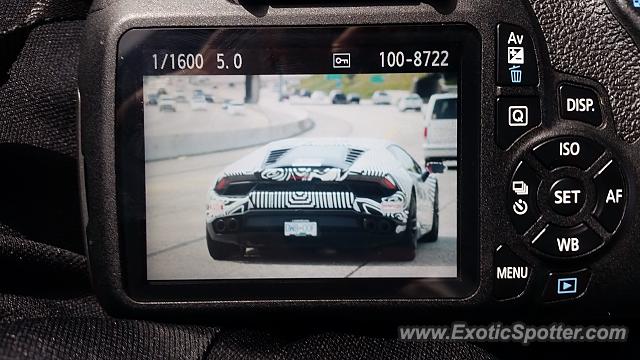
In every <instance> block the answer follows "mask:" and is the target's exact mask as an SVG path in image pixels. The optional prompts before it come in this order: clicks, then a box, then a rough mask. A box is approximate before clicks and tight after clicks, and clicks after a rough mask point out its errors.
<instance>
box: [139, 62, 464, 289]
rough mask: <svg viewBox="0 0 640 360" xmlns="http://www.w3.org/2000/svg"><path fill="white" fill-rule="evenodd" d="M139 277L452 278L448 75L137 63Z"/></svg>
mask: <svg viewBox="0 0 640 360" xmlns="http://www.w3.org/2000/svg"><path fill="white" fill-rule="evenodd" d="M143 81H144V133H145V158H146V162H145V187H146V235H147V244H146V249H147V278H148V279H149V280H204V279H255V278H346V277H348V278H378V277H394V278H404V277H411V278H416V277H419V278H424V277H437V278H455V277H456V276H457V270H458V264H457V252H458V248H457V221H458V219H457V205H458V204H457V156H458V153H457V142H458V141H457V127H458V119H457V118H458V114H457V109H458V87H457V84H458V78H457V74H456V73H395V74H355V75H351V74H346V75H345V74H340V75H338V74H327V75H164V76H145V77H144V80H143Z"/></svg>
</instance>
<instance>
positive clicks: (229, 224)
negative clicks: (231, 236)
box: [227, 218, 240, 231]
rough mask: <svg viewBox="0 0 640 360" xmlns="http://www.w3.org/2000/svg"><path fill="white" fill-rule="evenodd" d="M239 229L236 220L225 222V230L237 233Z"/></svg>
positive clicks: (238, 223)
mask: <svg viewBox="0 0 640 360" xmlns="http://www.w3.org/2000/svg"><path fill="white" fill-rule="evenodd" d="M238 229H240V222H239V221H238V219H236V218H231V219H229V220H228V221H227V230H229V231H238Z"/></svg>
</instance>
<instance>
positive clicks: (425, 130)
mask: <svg viewBox="0 0 640 360" xmlns="http://www.w3.org/2000/svg"><path fill="white" fill-rule="evenodd" d="M428 132H429V130H427V127H426V126H425V127H424V139H425V140H427V133H428Z"/></svg>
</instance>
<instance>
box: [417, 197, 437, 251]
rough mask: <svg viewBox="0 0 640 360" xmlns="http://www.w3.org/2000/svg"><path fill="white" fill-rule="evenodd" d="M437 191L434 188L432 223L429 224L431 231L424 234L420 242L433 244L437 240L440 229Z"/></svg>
mask: <svg viewBox="0 0 640 360" xmlns="http://www.w3.org/2000/svg"><path fill="white" fill-rule="evenodd" d="M439 198H440V196H439V189H438V187H437V186H436V196H435V200H434V201H433V222H432V223H431V224H432V225H431V230H430V231H429V232H428V233H426V234H425V235H424V236H423V237H422V238H421V239H420V242H434V241H436V240H438V231H439V228H440V205H439V202H440V201H439V200H438V199H439Z"/></svg>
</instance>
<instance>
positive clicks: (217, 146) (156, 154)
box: [145, 110, 315, 161]
mask: <svg viewBox="0 0 640 360" xmlns="http://www.w3.org/2000/svg"><path fill="white" fill-rule="evenodd" d="M265 115H266V116H267V117H282V116H286V117H292V119H291V121H281V118H280V119H279V120H280V121H278V122H276V123H275V124H274V125H272V126H262V127H256V128H245V129H235V130H229V131H219V132H200V133H186V134H173V135H157V136H150V137H146V138H145V156H146V160H147V161H154V160H164V159H171V158H176V157H180V156H189V155H202V154H209V153H213V152H218V151H226V150H233V149H240V148H245V147H249V146H256V145H262V144H266V143H269V142H271V141H274V140H279V139H285V138H289V137H292V136H296V135H299V134H302V133H304V132H306V131H308V130H310V129H312V128H313V126H314V125H315V124H314V122H313V120H311V119H310V118H309V116H308V114H306V113H304V114H295V115H292V114H283V113H280V112H275V111H272V110H268V111H266V114H265Z"/></svg>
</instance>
